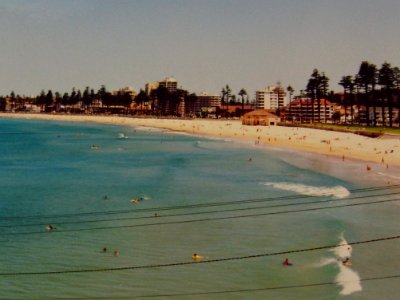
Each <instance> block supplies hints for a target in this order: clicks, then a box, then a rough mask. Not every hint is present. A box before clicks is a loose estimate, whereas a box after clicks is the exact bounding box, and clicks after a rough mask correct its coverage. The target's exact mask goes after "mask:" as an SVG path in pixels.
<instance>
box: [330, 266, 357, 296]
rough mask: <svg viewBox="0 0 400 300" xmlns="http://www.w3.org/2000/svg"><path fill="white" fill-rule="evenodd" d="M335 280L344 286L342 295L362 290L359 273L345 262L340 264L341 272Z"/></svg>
mask: <svg viewBox="0 0 400 300" xmlns="http://www.w3.org/2000/svg"><path fill="white" fill-rule="evenodd" d="M335 280H336V283H337V284H338V285H340V286H341V287H342V290H341V291H340V294H341V295H350V294H352V293H355V292H359V291H361V290H362V287H361V280H360V276H359V275H358V273H357V272H356V271H354V270H352V269H350V268H349V267H346V266H344V265H343V264H339V273H338V275H337V276H336V279H335Z"/></svg>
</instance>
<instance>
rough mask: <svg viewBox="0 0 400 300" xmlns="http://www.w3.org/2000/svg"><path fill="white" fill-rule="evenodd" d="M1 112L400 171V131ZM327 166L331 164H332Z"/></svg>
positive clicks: (370, 174)
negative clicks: (381, 134) (370, 133)
mask: <svg viewBox="0 0 400 300" xmlns="http://www.w3.org/2000/svg"><path fill="white" fill-rule="evenodd" d="M0 118H14V119H27V120H35V119H36V120H49V121H70V122H95V123H101V124H110V125H122V126H140V127H148V128H158V129H164V130H168V131H172V132H183V133H187V134H191V135H199V136H204V137H213V138H222V139H233V140H236V141H241V142H246V143H249V144H253V145H254V146H257V147H262V148H265V149H268V150H271V151H274V152H277V153H278V154H280V153H279V152H286V154H283V153H281V154H280V155H281V157H284V159H286V160H288V161H290V162H291V163H293V161H294V160H295V157H296V158H297V157H298V156H301V154H303V155H302V156H303V158H302V159H303V160H304V159H305V157H308V162H307V161H305V162H304V164H303V165H302V166H303V167H304V166H307V164H309V163H310V162H311V161H312V160H313V159H314V160H315V159H318V160H320V161H322V162H324V161H325V162H324V163H326V164H336V166H335V168H341V167H339V166H337V164H339V163H343V162H347V163H346V164H343V165H342V167H343V169H346V166H348V165H352V164H354V163H356V165H357V166H358V168H357V169H358V170H359V171H361V172H362V173H364V174H363V176H361V177H365V174H368V176H367V177H373V175H375V176H376V175H377V174H381V173H387V174H390V175H389V177H390V178H392V179H393V181H400V177H398V176H395V175H396V174H399V173H400V172H399V170H400V155H399V153H400V138H399V137H393V138H390V137H385V138H369V137H365V136H360V135H357V134H354V133H345V132H335V131H326V130H320V129H311V128H301V127H283V126H246V125H242V124H241V121H239V120H214V119H163V118H160V119H158V118H141V117H125V116H103V115H59V114H26V113H0ZM282 150H283V151H282ZM298 152H300V153H298ZM287 153H289V155H288V154H287ZM297 154H299V155H297ZM317 157H319V158H317ZM331 167H332V166H331ZM325 168H328V169H329V167H325ZM352 171H354V170H352ZM339 173H343V172H339ZM351 173H353V177H354V172H351ZM342 175H343V174H342ZM353 179H354V178H353Z"/></svg>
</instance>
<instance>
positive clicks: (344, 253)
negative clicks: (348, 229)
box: [317, 234, 362, 295]
mask: <svg viewBox="0 0 400 300" xmlns="http://www.w3.org/2000/svg"><path fill="white" fill-rule="evenodd" d="M339 238H340V242H339V244H338V246H337V247H335V248H333V249H332V250H331V252H333V254H334V256H335V257H329V258H323V259H322V260H321V262H320V263H319V264H318V265H317V267H323V266H326V265H330V264H336V265H337V266H338V268H339V273H338V274H337V275H336V278H335V283H336V284H337V285H339V286H340V287H341V288H342V289H341V291H340V295H350V294H352V293H355V292H359V291H361V290H362V287H361V279H360V276H359V275H358V273H357V272H356V271H354V270H353V269H351V268H350V267H348V266H346V265H344V264H343V263H342V261H343V260H344V259H346V258H349V259H350V257H351V254H352V251H353V249H352V247H351V246H350V245H349V244H348V243H347V241H346V240H345V238H344V237H343V234H342V235H341V236H340V237H339Z"/></svg>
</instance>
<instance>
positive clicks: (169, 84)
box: [145, 77, 178, 95]
mask: <svg viewBox="0 0 400 300" xmlns="http://www.w3.org/2000/svg"><path fill="white" fill-rule="evenodd" d="M159 86H163V87H165V88H166V89H167V90H168V91H169V92H171V93H174V92H176V90H177V88H178V81H177V80H176V79H175V78H173V77H167V78H165V79H164V80H161V81H155V82H149V83H146V85H145V92H146V94H147V95H150V93H151V91H152V90H156V89H158V87H159Z"/></svg>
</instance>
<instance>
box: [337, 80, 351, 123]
mask: <svg viewBox="0 0 400 300" xmlns="http://www.w3.org/2000/svg"><path fill="white" fill-rule="evenodd" d="M339 84H340V85H341V86H342V87H343V91H344V94H343V106H344V122H345V123H347V104H350V105H351V100H350V98H351V97H349V96H348V95H349V94H350V95H351V94H352V93H353V89H354V82H353V77H352V76H351V75H347V76H343V77H342V80H340V82H339ZM349 100H350V101H349ZM351 110H352V105H351ZM351 120H352V121H351V123H353V114H351Z"/></svg>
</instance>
